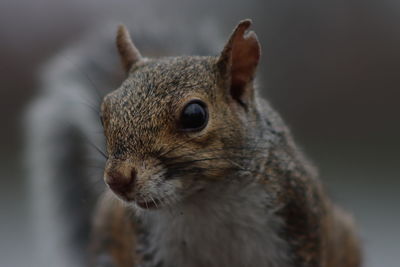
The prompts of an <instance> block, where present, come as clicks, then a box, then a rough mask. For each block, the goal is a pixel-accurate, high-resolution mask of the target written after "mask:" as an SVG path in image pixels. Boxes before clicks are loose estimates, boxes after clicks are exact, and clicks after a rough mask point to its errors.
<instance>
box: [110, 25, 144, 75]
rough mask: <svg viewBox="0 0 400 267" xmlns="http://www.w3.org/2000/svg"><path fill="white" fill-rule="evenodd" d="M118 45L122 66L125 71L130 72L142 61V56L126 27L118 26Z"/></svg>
mask: <svg viewBox="0 0 400 267" xmlns="http://www.w3.org/2000/svg"><path fill="white" fill-rule="evenodd" d="M116 43H117V48H118V52H119V56H120V57H121V61H122V65H123V67H124V69H125V71H126V72H128V71H129V70H130V68H131V67H132V66H133V65H134V64H136V63H138V62H139V61H141V60H142V56H141V55H140V52H139V50H138V49H137V48H136V46H135V45H134V44H133V42H132V39H131V36H130V35H129V32H128V30H127V28H126V27H125V26H124V25H119V26H118V31H117V38H116Z"/></svg>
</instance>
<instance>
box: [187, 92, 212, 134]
mask: <svg viewBox="0 0 400 267" xmlns="http://www.w3.org/2000/svg"><path fill="white" fill-rule="evenodd" d="M207 120H208V113H207V108H206V105H205V104H204V103H203V102H201V101H199V100H195V101H192V102H190V103H189V104H187V105H186V107H185V108H184V109H183V111H182V114H181V118H180V126H181V128H182V129H183V130H186V131H201V130H202V129H203V128H204V127H205V126H206V125H207Z"/></svg>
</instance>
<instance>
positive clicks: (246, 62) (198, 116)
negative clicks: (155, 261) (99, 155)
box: [101, 20, 260, 208]
mask: <svg viewBox="0 0 400 267" xmlns="http://www.w3.org/2000/svg"><path fill="white" fill-rule="evenodd" d="M250 26H251V21H250V20H244V21H241V22H240V23H239V24H238V26H237V27H236V28H235V30H234V31H233V33H232V35H231V37H230V38H229V40H228V42H227V44H226V45H225V47H224V49H223V51H222V52H221V54H220V55H219V56H217V57H196V56H187V57H171V58H161V59H145V58H143V57H142V56H141V55H140V53H139V51H138V49H136V47H135V46H134V45H133V43H132V41H131V38H130V36H129V34H128V31H127V30H126V28H125V27H124V26H120V27H119V29H118V34H117V47H118V50H119V54H120V56H121V59H122V63H123V66H124V68H125V70H126V71H127V72H128V76H127V78H126V80H125V81H124V82H123V83H122V85H121V87H120V88H118V89H117V90H115V91H113V92H111V93H110V94H108V95H107V96H106V97H105V98H104V100H103V102H102V106H101V117H102V123H103V126H104V132H105V136H106V142H107V153H108V155H109V158H108V160H107V163H106V167H105V175H104V179H105V182H106V183H107V185H108V186H109V187H110V188H111V189H112V191H113V192H114V193H116V195H117V196H119V197H120V198H122V199H123V200H125V201H127V202H133V203H136V204H137V205H138V206H140V207H141V208H153V207H162V206H163V205H173V204H176V203H179V202H180V201H181V200H183V199H185V198H188V197H190V196H192V195H194V194H195V193H196V192H198V191H203V190H205V189H206V188H207V186H209V185H211V184H212V183H214V182H217V181H221V180H226V181H229V180H230V179H231V178H230V177H233V176H234V174H235V173H237V172H238V171H240V169H241V168H242V165H241V164H243V163H244V162H245V160H246V158H247V159H249V157H251V154H247V150H245V149H244V147H246V145H247V141H246V139H247V137H248V132H249V131H251V130H250V129H248V127H249V125H251V121H252V120H254V117H255V115H254V114H255V112H254V109H255V97H254V87H253V79H254V75H255V72H256V67H257V65H258V61H259V58H260V45H259V42H258V40H257V37H256V35H255V33H254V32H251V31H250V32H247V30H248V28H249V27H250Z"/></svg>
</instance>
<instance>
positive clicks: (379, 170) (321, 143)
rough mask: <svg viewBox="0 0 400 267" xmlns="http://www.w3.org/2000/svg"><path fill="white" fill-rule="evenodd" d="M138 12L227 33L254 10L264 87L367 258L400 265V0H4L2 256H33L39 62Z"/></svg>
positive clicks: (174, 24) (9, 266) (9, 264)
mask: <svg viewBox="0 0 400 267" xmlns="http://www.w3.org/2000/svg"><path fill="white" fill-rule="evenodd" d="M139 13H140V17H141V18H142V19H143V23H144V24H145V23H148V22H149V21H152V20H162V21H163V23H164V24H165V25H167V26H168V27H170V28H172V29H175V28H176V29H178V28H180V29H182V28H184V27H187V25H191V24H196V23H200V22H202V21H204V18H210V21H215V22H217V23H218V27H219V28H220V31H221V35H222V36H221V37H222V38H227V37H228V36H229V34H230V32H231V30H232V29H233V27H234V26H235V25H236V23H237V22H238V21H239V20H241V19H243V18H252V19H253V22H254V29H255V30H256V32H257V34H258V37H259V39H260V41H261V43H262V46H263V55H262V61H261V65H260V69H259V77H260V89H261V90H262V91H263V94H264V95H265V96H266V97H268V99H269V100H270V102H271V103H272V104H273V106H275V108H276V109H277V110H278V111H279V112H280V113H281V114H282V116H283V118H284V119H285V120H286V122H287V123H288V125H289V126H290V127H291V129H292V131H293V133H294V135H295V137H296V139H297V142H298V143H299V144H300V145H301V147H302V148H303V149H304V150H305V152H306V153H307V155H308V156H309V157H310V158H311V159H312V160H313V162H314V163H315V165H316V166H318V168H319V170H320V174H321V175H320V176H321V179H322V180H323V181H324V183H325V184H326V186H327V188H328V191H329V192H330V194H331V196H332V197H333V198H334V199H335V200H336V202H338V203H340V204H341V205H342V206H344V207H345V208H346V209H347V210H349V211H351V212H352V213H353V214H354V215H355V218H356V220H357V222H358V224H359V227H360V233H361V236H362V240H363V244H364V247H365V258H366V265H365V266H369V267H381V266H385V267H397V266H399V265H398V264H399V261H400V257H399V252H400V244H399V240H400V230H399V225H400V208H399V204H400V189H399V188H400V175H399V171H400V154H399V151H400V139H399V137H400V118H399V116H400V104H399V98H400V49H399V48H400V1H396V0H326V1H317V0H303V1H295V0H284V1H282V0H268V1H265V0H259V1H256V0H248V1H239V0H224V1H218V3H217V1H211V0H203V1H192V2H189V1H183V0H182V1H178V0H169V1H162V0H150V1H146V2H145V1H138V0H137V1H133V0H131V1H128V0H125V1H124V0H115V1H106V0H96V1H95V0H87V1H78V0H70V1H50V0H35V1H28V0H17V1H14V0H0V60H1V63H0V108H1V109H0V121H1V122H2V124H1V125H2V127H1V128H2V129H3V130H2V131H0V162H1V164H0V179H1V186H0V208H1V212H0V237H1V238H0V265H1V266H4V267H14V266H15V267H21V266H32V262H34V261H35V253H33V252H32V248H33V247H34V246H37V245H38V244H35V243H34V242H33V240H32V226H31V219H30V215H29V214H30V210H29V202H30V200H29V198H28V195H29V188H28V183H27V179H26V178H25V177H26V171H25V169H24V167H23V160H22V158H23V151H24V143H25V141H24V128H23V123H22V121H23V120H22V118H23V114H24V112H25V110H26V106H27V105H28V103H30V101H31V100H32V99H33V98H34V96H35V95H36V94H37V93H38V92H37V91H38V90H37V88H38V74H39V72H40V67H41V66H42V64H44V63H45V62H46V61H47V60H49V59H50V58H51V57H53V56H54V55H56V54H57V52H59V51H60V50H62V49H63V48H66V47H68V45H69V44H70V43H71V42H74V41H76V40H78V39H79V38H81V37H82V36H83V35H85V34H86V33H87V32H88V31H90V29H96V28H99V27H101V26H102V25H104V22H106V21H108V20H114V21H115V20H116V21H122V20H129V18H130V17H135V16H137V15H139ZM186 30H187V37H188V38H191V36H194V35H196V34H197V32H191V31H190V29H186Z"/></svg>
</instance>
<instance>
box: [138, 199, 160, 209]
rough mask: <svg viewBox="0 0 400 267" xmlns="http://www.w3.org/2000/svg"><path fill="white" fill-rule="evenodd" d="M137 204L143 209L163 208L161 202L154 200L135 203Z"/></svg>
mask: <svg viewBox="0 0 400 267" xmlns="http://www.w3.org/2000/svg"><path fill="white" fill-rule="evenodd" d="M135 203H136V204H137V205H138V206H139V207H141V208H142V209H158V208H160V207H161V201H160V200H158V199H152V200H151V201H135Z"/></svg>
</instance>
